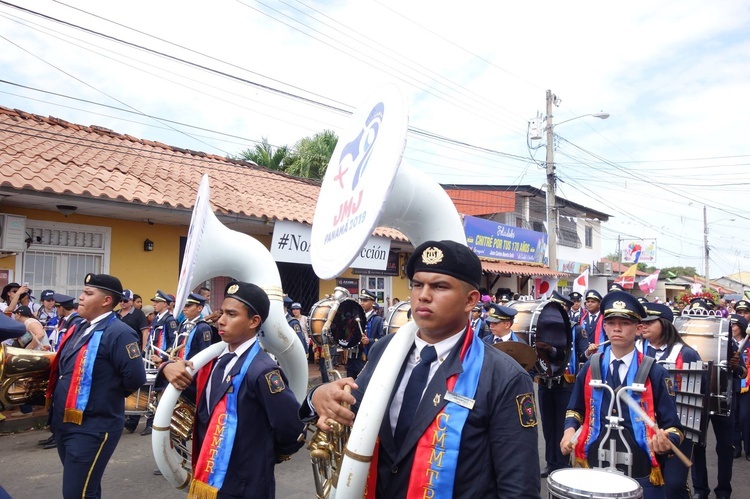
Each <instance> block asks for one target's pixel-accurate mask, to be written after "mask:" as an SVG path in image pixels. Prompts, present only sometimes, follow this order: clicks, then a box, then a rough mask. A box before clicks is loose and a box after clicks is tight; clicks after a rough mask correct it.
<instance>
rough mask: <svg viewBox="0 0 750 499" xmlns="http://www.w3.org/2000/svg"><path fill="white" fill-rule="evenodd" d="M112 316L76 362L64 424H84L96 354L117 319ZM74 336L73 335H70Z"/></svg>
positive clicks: (77, 357) (99, 329) (81, 350)
mask: <svg viewBox="0 0 750 499" xmlns="http://www.w3.org/2000/svg"><path fill="white" fill-rule="evenodd" d="M115 317H116V316H115V315H112V317H110V319H109V320H108V321H107V323H106V324H104V326H102V327H100V328H97V329H96V330H95V331H93V332H91V337H90V338H89V340H88V341H86V342H85V343H84V344H83V346H81V349H80V350H79V351H78V355H77V356H76V360H75V367H74V368H73V373H72V378H71V380H70V387H69V388H68V396H67V398H66V399H65V413H64V414H63V423H73V424H77V425H80V424H81V423H83V411H85V410H86V406H87V405H88V402H89V395H91V383H92V382H93V380H94V361H96V353H97V352H98V351H99V344H100V343H101V340H102V335H103V334H104V328H106V327H107V326H108V325H109V323H110V322H112V321H113V320H114V319H115ZM68 336H73V335H68Z"/></svg>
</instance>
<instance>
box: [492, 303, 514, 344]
mask: <svg viewBox="0 0 750 499" xmlns="http://www.w3.org/2000/svg"><path fill="white" fill-rule="evenodd" d="M517 313H518V310H516V309H515V308H510V307H506V306H503V305H498V304H496V303H491V304H489V305H488V306H487V316H486V317H485V318H484V320H485V321H486V322H487V324H489V325H490V333H492V334H488V335H487V336H485V337H484V342H485V343H487V344H489V345H494V344H495V343H500V342H502V341H521V340H520V339H519V338H518V336H516V333H514V332H513V321H514V320H515V317H516V314H517Z"/></svg>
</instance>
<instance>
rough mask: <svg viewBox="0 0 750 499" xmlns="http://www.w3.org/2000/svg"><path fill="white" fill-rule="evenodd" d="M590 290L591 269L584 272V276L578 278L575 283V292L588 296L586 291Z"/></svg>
mask: <svg viewBox="0 0 750 499" xmlns="http://www.w3.org/2000/svg"><path fill="white" fill-rule="evenodd" d="M587 289H589V269H586V270H584V271H583V274H581V275H579V276H578V277H576V279H575V281H573V291H575V292H578V293H581V294H582V295H584V294H586V290H587Z"/></svg>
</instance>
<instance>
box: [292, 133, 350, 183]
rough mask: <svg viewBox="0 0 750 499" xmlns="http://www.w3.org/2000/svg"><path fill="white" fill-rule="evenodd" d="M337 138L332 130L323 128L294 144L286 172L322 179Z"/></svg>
mask: <svg viewBox="0 0 750 499" xmlns="http://www.w3.org/2000/svg"><path fill="white" fill-rule="evenodd" d="M338 140H339V138H338V137H337V136H336V133H335V132H333V130H323V131H322V132H318V133H316V134H315V135H313V136H312V137H305V138H303V139H300V140H299V141H297V143H296V144H295V145H294V152H293V153H292V155H291V157H290V158H289V162H288V163H287V168H286V170H285V171H286V173H288V174H290V175H296V176H298V177H307V178H317V179H322V178H323V176H324V175H325V173H326V168H327V167H328V162H329V161H330V160H331V156H332V155H333V150H334V149H335V148H336V143H337V142H338Z"/></svg>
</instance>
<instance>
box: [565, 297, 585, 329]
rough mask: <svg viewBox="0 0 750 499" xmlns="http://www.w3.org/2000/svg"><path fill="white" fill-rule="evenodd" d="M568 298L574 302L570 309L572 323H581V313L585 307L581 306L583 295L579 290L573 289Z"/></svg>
mask: <svg viewBox="0 0 750 499" xmlns="http://www.w3.org/2000/svg"><path fill="white" fill-rule="evenodd" d="M568 298H569V299H570V301H571V303H573V305H571V306H570V310H569V311H568V316H569V317H570V323H571V324H580V323H581V315H582V314H583V309H582V308H581V300H583V295H582V294H581V293H579V292H578V291H573V292H572V293H570V294H569V295H568Z"/></svg>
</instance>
